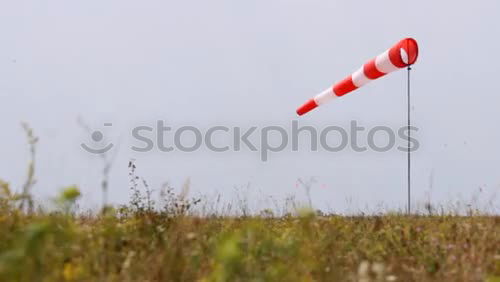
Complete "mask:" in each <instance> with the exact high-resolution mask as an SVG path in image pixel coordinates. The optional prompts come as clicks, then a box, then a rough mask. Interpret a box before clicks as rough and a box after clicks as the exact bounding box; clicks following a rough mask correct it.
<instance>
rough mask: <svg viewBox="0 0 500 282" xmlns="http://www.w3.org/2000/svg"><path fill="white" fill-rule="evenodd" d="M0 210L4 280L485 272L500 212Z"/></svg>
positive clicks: (497, 271)
mask: <svg viewBox="0 0 500 282" xmlns="http://www.w3.org/2000/svg"><path fill="white" fill-rule="evenodd" d="M65 211H66V212H56V213H50V214H47V213H43V212H39V213H37V214H32V215H26V214H25V213H23V212H21V211H20V210H18V209H12V208H9V207H7V206H6V205H5V202H4V205H3V208H2V209H1V213H0V229H1V230H2V232H1V233H0V280H1V281H315V280H317V281H484V280H486V279H491V281H496V280H494V279H495V278H496V279H498V277H500V250H499V246H500V236H499V231H500V217H482V216H471V217H459V216H429V217H426V216H412V217H407V216H402V215H388V216H380V217H341V216H315V215H314V214H313V213H308V212H303V213H302V214H301V215H299V216H288V217H281V218H266V217H245V218H243V217H241V218H231V217H210V218H202V217H195V216H188V215H185V214H177V215H175V216H174V215H172V214H168V213H166V212H162V211H156V212H153V211H137V210H134V209H133V208H126V207H123V208H122V209H121V210H120V211H113V210H111V209H108V210H107V212H106V213H105V214H103V215H99V216H92V215H89V216H83V215H79V216H75V215H72V214H71V213H68V212H67V211H68V209H66V210H65Z"/></svg>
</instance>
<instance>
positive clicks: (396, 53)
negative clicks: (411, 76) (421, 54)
mask: <svg viewBox="0 0 500 282" xmlns="http://www.w3.org/2000/svg"><path fill="white" fill-rule="evenodd" d="M417 57H418V45H417V41H416V40H415V39H413V38H405V39H403V40H401V41H399V42H398V43H396V45H394V46H392V48H391V49H389V58H390V60H391V63H393V64H394V65H395V66H397V67H399V68H403V67H407V66H409V65H413V64H414V63H415V62H416V61H417Z"/></svg>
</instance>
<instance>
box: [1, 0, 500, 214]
mask: <svg viewBox="0 0 500 282" xmlns="http://www.w3.org/2000/svg"><path fill="white" fill-rule="evenodd" d="M499 10H500V4H499V3H498V1H476V2H472V1H418V2H417V1H412V2H410V1H365V2H364V3H361V2H360V1H342V2H341V1H290V0H289V1H269V0H265V1H264V0H261V1H230V0H226V1H127V0H120V1H97V0H86V1H55V0H49V1H47V0H45V1H21V0H16V1H7V0H2V1H1V2H0V34H1V39H0V106H1V108H0V120H1V122H0V124H1V126H2V128H1V130H2V135H1V136H2V138H1V140H2V141H1V146H0V178H2V179H6V180H8V181H10V182H11V183H12V184H13V185H14V186H19V185H20V184H21V183H22V180H23V178H24V175H25V172H26V171H25V167H26V160H27V145H26V144H25V138H24V135H23V132H22V129H21V127H20V126H19V122H20V121H27V122H29V123H30V124H31V126H32V127H33V128H34V129H35V131H36V132H37V134H38V135H39V137H40V138H41V141H40V146H39V155H38V156H39V158H38V167H37V168H38V171H37V174H38V184H37V186H36V188H35V189H36V190H37V195H38V196H39V197H40V198H42V199H47V198H49V197H50V196H52V195H54V194H55V193H57V191H58V190H59V189H60V188H61V187H63V186H65V185H69V184H78V185H80V186H81V188H82V190H83V192H84V195H85V198H84V200H83V202H84V203H85V204H86V205H90V206H92V205H97V204H98V203H99V202H100V200H99V199H100V191H99V181H100V179H99V173H100V165H101V164H100V162H99V159H98V158H96V157H95V156H91V155H89V154H86V153H84V152H83V151H82V150H81V149H80V147H79V144H80V143H81V142H83V141H86V140H88V136H86V135H85V133H84V132H83V131H82V130H81V128H79V127H78V126H77V125H76V118H77V117H78V116H82V117H83V118H85V119H86V120H87V121H88V122H89V123H90V124H91V125H92V126H93V127H95V128H96V129H101V128H102V124H103V123H104V122H113V124H114V126H113V128H112V130H109V131H107V132H106V134H108V136H109V138H111V139H112V138H118V137H119V136H122V139H120V140H122V142H123V146H122V148H121V150H120V153H119V156H118V158H117V163H116V165H115V167H114V168H113V171H112V177H111V186H112V187H111V191H110V198H111V199H112V200H113V202H117V203H119V202H124V201H126V200H127V199H128V193H129V191H128V188H127V187H128V186H127V185H128V184H127V183H128V179H127V161H128V159H130V158H135V159H137V165H138V167H139V169H138V172H139V174H141V175H142V176H144V177H145V178H146V179H148V180H149V182H150V184H151V186H153V187H158V186H159V185H160V184H161V183H162V182H163V181H165V180H169V181H171V182H172V183H173V184H175V185H176V186H179V185H180V183H182V182H183V181H184V179H185V178H187V177H191V180H192V189H193V193H195V194H213V193H215V191H219V192H220V193H222V194H224V195H227V197H228V198H231V196H230V195H231V194H232V193H233V187H234V186H241V185H245V184H246V183H248V182H250V183H251V189H252V193H254V194H255V195H256V196H255V199H257V198H258V197H260V198H263V197H264V196H263V195H275V196H277V197H285V195H287V194H295V195H297V197H298V198H299V199H304V193H303V191H302V190H300V189H298V188H296V186H295V183H296V180H297V178H298V177H303V178H308V177H310V176H316V177H317V179H318V185H316V186H315V187H314V188H313V190H312V195H313V202H314V203H315V204H316V205H317V206H319V207H322V208H327V207H330V208H332V209H334V210H337V211H344V210H346V209H348V208H349V200H346V199H352V202H353V206H354V207H355V208H360V209H363V208H364V207H365V206H368V207H370V208H375V207H376V206H377V204H378V203H380V202H384V203H386V204H387V205H389V206H391V207H403V206H404V205H405V197H406V196H405V189H406V188H405V187H406V186H405V185H406V184H405V183H406V182H405V181H406V178H405V177H406V172H405V169H406V167H405V164H406V163H405V161H406V159H405V158H406V155H405V154H404V153H401V152H398V151H392V152H389V153H373V152H370V153H354V152H342V153H338V154H335V153H310V152H307V151H301V152H299V153H290V152H288V153H286V152H285V153H281V154H276V155H274V156H273V157H272V158H271V159H270V160H269V161H268V162H267V163H262V162H260V161H258V158H257V157H256V156H255V155H254V154H252V153H248V152H247V153H234V154H230V153H227V154H215V153H209V152H198V153H192V154H168V153H158V152H157V153H154V152H153V153H148V154H137V153H131V152H130V151H129V150H127V148H125V147H126V144H128V143H127V141H126V138H125V141H123V138H124V137H123V135H127V134H128V133H129V131H128V130H129V129H130V128H131V127H133V126H136V125H140V124H146V125H151V126H153V125H154V123H155V121H156V120H157V119H163V120H166V121H167V122H170V123H172V124H177V125H182V124H190V125H197V126H200V127H202V128H206V127H209V126H212V125H218V124H222V125H228V126H232V125H241V126H249V125H253V124H256V125H275V124H276V125H287V124H289V122H290V121H291V120H293V119H299V118H297V117H296V115H295V109H296V107H297V106H299V105H300V104H302V103H303V102H305V101H306V100H307V99H309V98H311V97H312V96H313V95H315V94H316V93H318V92H319V91H321V90H323V89H324V88H326V87H328V86H329V85H330V84H331V83H334V82H335V81H337V80H339V79H342V78H343V77H345V76H346V75H348V74H350V73H351V72H352V71H354V70H356V69H357V68H358V67H359V66H360V65H361V64H363V63H364V62H365V61H366V60H367V59H369V58H371V57H373V56H376V55H378V54H379V53H380V52H382V51H384V50H385V49H387V48H388V47H390V46H391V45H392V44H394V43H396V42H397V41H398V40H400V39H402V38H404V37H408V36H411V37H414V38H415V39H417V41H418V42H419V45H420V56H419V60H418V62H417V64H416V65H415V66H414V71H413V72H412V76H413V79H412V85H413V105H414V110H413V113H412V114H413V118H414V119H413V121H414V125H416V126H418V127H419V128H420V131H419V132H418V134H417V137H418V139H419V140H420V143H421V148H420V150H419V151H418V152H417V153H415V154H414V159H413V160H414V161H413V167H414V169H413V172H414V174H413V175H414V181H413V185H414V186H413V187H414V197H415V199H416V200H423V199H425V197H426V195H427V194H428V193H429V187H430V182H431V181H430V179H431V178H433V181H432V182H433V184H432V191H431V192H430V195H431V198H432V199H433V201H435V202H448V201H454V200H457V199H462V200H464V201H468V200H470V199H471V198H472V195H474V194H477V193H478V189H479V188H480V187H481V189H482V190H483V192H482V195H481V198H482V199H484V200H485V201H486V200H490V199H493V203H494V204H495V205H496V206H497V210H498V205H499V202H500V200H499V199H498V197H497V198H493V196H494V194H495V193H498V192H500V176H499V174H498V161H499V156H500V147H499V146H498V144H500V132H499V130H498V121H499V118H500V113H499V111H498V105H499V102H500V98H499V97H498V92H499V91H498V90H499V87H498V84H497V83H496V82H497V81H496V80H497V76H498V74H499V70H498V65H499V57H498V56H497V55H496V54H497V53H498V50H500V40H498V38H497V36H498V34H500V21H499V20H498V11H499ZM405 75H406V73H405V72H404V71H399V72H396V73H393V74H390V75H388V76H387V77H384V78H382V79H380V80H377V81H375V82H373V83H371V84H369V85H367V86H365V87H363V88H362V89H360V90H358V91H356V92H355V93H352V94H349V95H347V96H345V97H343V98H342V99H339V100H336V101H333V102H332V103H330V104H328V105H326V106H323V107H321V108H319V109H316V110H315V111H313V112H311V113H310V114H308V115H306V116H304V117H301V118H300V119H299V120H300V122H301V124H303V125H325V124H336V125H341V126H347V125H348V124H349V122H350V121H351V120H357V121H358V122H359V123H361V124H363V125H365V126H370V125H387V126H391V127H399V126H401V125H404V124H405V120H406V108H405V106H406V104H405V103H406V97H405V92H404V91H405ZM431 174H433V175H434V176H433V177H430V175H431Z"/></svg>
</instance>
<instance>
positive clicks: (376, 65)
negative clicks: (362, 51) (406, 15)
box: [297, 38, 418, 116]
mask: <svg viewBox="0 0 500 282" xmlns="http://www.w3.org/2000/svg"><path fill="white" fill-rule="evenodd" d="M417 56H418V45H417V41H415V39H413V38H405V39H403V40H401V41H399V42H398V43H396V45H394V46H392V47H391V48H389V49H388V50H387V51H385V52H384V53H382V54H380V55H378V56H377V57H375V58H373V59H371V60H370V61H368V62H367V63H366V64H364V65H363V66H362V67H361V68H359V69H358V70H357V71H355V72H354V73H352V74H351V75H349V76H348V77H346V78H345V79H344V80H342V81H339V82H337V83H335V84H334V85H333V86H332V87H330V88H328V89H326V90H325V91H323V92H321V93H320V94H318V95H316V96H315V97H314V98H313V99H311V100H309V101H307V102H306V103H305V104H304V105H302V106H301V107H299V108H298V109H297V114H298V115H299V116H301V115H303V114H305V113H307V112H309V111H311V110H312V109H314V108H316V107H317V106H319V105H323V104H325V103H327V102H329V101H331V100H333V99H336V98H338V97H340V96H343V95H345V94H347V93H350V92H352V91H354V90H356V89H358V88H359V87H361V86H363V85H365V84H367V83H368V82H370V81H372V80H374V79H377V78H379V77H382V76H384V75H386V74H388V73H390V72H393V71H396V70H398V69H401V68H405V67H407V66H410V65H412V64H414V63H415V61H416V60H417Z"/></svg>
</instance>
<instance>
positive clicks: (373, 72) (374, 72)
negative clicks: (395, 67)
mask: <svg viewBox="0 0 500 282" xmlns="http://www.w3.org/2000/svg"><path fill="white" fill-rule="evenodd" d="M363 71H364V73H365V75H366V77H368V78H369V79H377V78H379V77H381V76H384V75H385V73H383V72H380V71H379V70H378V69H377V67H376V66H375V59H371V60H370V61H369V62H368V63H366V64H365V65H364V66H363Z"/></svg>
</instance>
